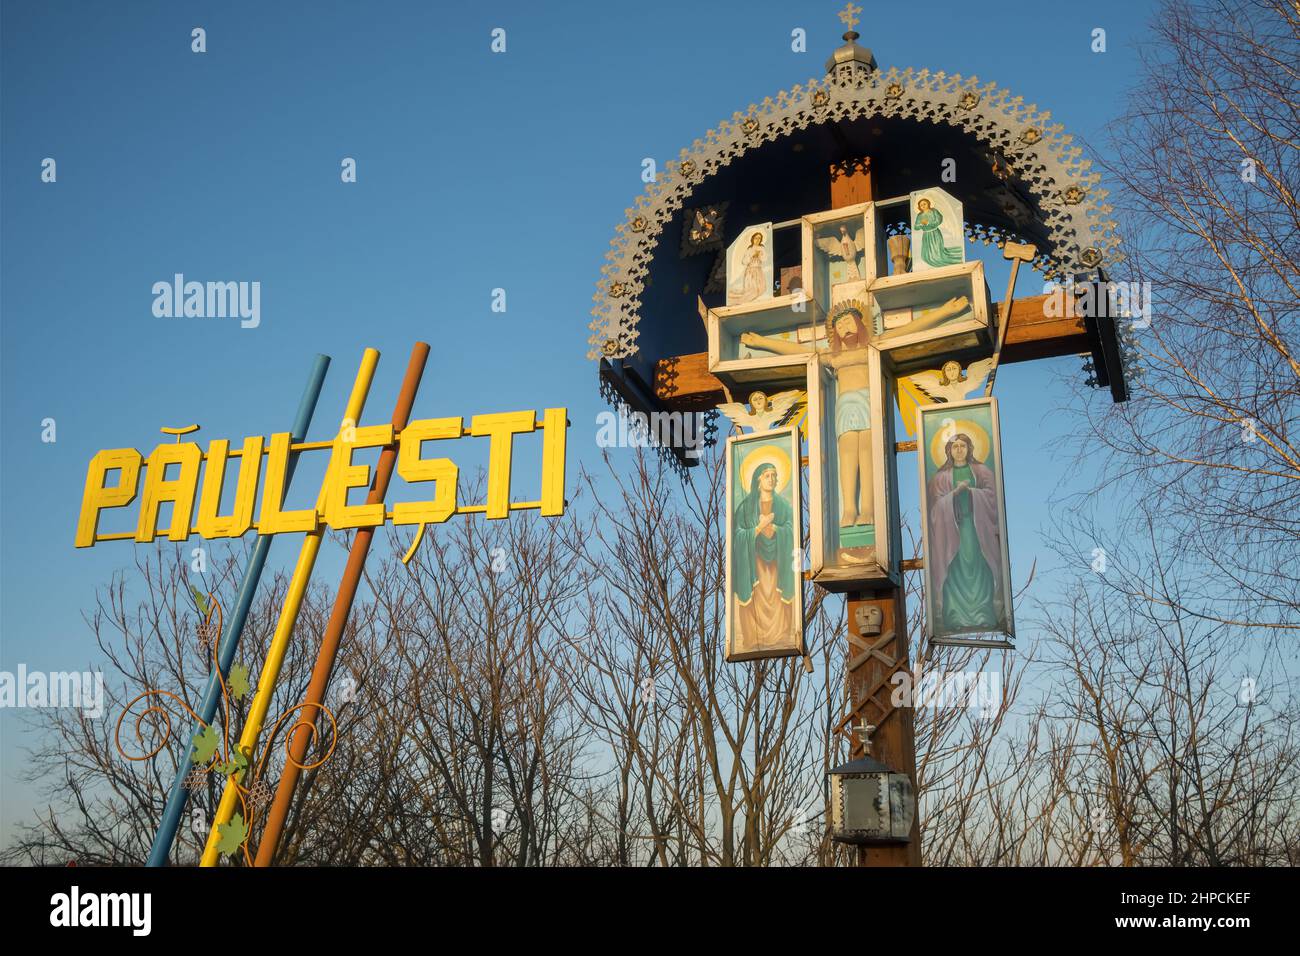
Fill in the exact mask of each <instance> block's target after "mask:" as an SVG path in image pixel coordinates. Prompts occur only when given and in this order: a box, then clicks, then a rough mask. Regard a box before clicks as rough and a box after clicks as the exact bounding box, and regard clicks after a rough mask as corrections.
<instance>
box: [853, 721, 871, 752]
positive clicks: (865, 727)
mask: <svg viewBox="0 0 1300 956" xmlns="http://www.w3.org/2000/svg"><path fill="white" fill-rule="evenodd" d="M852 726H853V729H854V730H856V731H857V732H858V736H859V737H860V738H862V749H863V751H865V752H866V753H870V752H871V735H872V734H873V733H874V732H875V730H876V725H875V724H869V723H867V722H866V721H865V720H859V721H858V722H857V723H856V724H853V725H852Z"/></svg>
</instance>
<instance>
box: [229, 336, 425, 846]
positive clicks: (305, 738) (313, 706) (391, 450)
mask: <svg viewBox="0 0 1300 956" xmlns="http://www.w3.org/2000/svg"><path fill="white" fill-rule="evenodd" d="M428 358H429V346H428V345H427V344H425V343H424V342H416V343H415V347H414V348H412V349H411V360H410V362H409V363H408V364H407V366H406V376H405V377H404V378H403V379H402V390H401V392H399V393H398V396H397V404H396V405H395V406H394V407H393V431H394V432H399V431H401V430H402V429H403V428H405V427H406V423H407V420H408V419H409V418H410V416H411V407H412V406H413V405H414V404H415V393H416V391H417V390H418V389H419V387H420V378H421V377H422V376H423V375H424V365H425V362H427V361H428ZM396 462H397V449H396V448H395V447H393V446H389V447H388V448H385V449H384V450H383V451H382V452H381V453H380V455H379V462H378V464H376V465H375V478H374V481H372V482H371V484H370V494H369V495H368V496H367V498H366V503H367V504H382V503H383V501H384V497H385V496H386V495H387V494H388V483H389V481H390V480H391V479H392V477H393V466H394V465H395V464H396ZM374 536H375V529H374V528H359V529H358V530H357V535H356V537H355V538H354V539H353V541H352V550H351V551H349V552H348V562H347V565H346V566H345V567H344V569H343V578H342V580H340V581H339V590H338V594H337V595H336V596H335V598H334V609H333V610H332V611H331V612H330V619H329V623H328V624H327V625H326V626H325V636H324V637H323V638H322V639H321V646H320V651H319V652H318V653H317V655H316V665H315V667H313V668H312V672H311V683H310V684H308V686H307V694H306V696H305V697H304V698H303V702H302V704H301V705H300V707H301V713H300V716H299V718H298V722H297V723H296V724H294V727H293V730H292V734H291V736H290V740H289V759H288V761H287V762H286V763H285V767H284V773H283V775H282V776H281V777H280V783H279V785H277V786H276V788H275V800H274V801H273V802H272V803H271V810H270V812H269V813H268V814H267V817H266V827H265V828H264V829H263V830H262V837H261V839H260V840H259V841H258V844H257V857H256V859H255V860H254V861H253V865H254V866H270V865H271V861H272V860H273V859H274V857H275V851H276V849H277V847H278V845H279V842H280V835H281V833H282V832H283V830H284V822H285V820H286V818H287V817H288V815H289V806H290V805H291V804H292V803H293V793H294V789H295V788H296V787H297V786H298V777H299V776H300V775H301V773H302V766H301V765H302V764H303V762H304V759H305V757H306V754H307V747H308V745H309V744H310V743H311V741H312V740H313V739H314V738H315V736H316V725H317V718H318V717H319V715H320V711H321V705H322V704H323V703H324V701H325V692H326V691H327V690H328V689H329V682H330V675H331V673H332V672H333V670H334V660H335V658H336V657H337V656H338V651H339V642H340V641H341V640H342V637H343V629H344V628H345V627H346V626H347V623H348V615H350V614H351V613H352V602H353V599H354V598H355V597H356V594H357V585H358V584H359V583H360V581H361V571H362V569H363V568H364V567H365V564H366V557H367V555H368V554H369V553H370V544H371V542H372V541H373V540H374Z"/></svg>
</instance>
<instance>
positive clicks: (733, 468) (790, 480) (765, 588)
mask: <svg viewBox="0 0 1300 956" xmlns="http://www.w3.org/2000/svg"><path fill="white" fill-rule="evenodd" d="M799 462H800V443H799V430H798V429H797V428H794V427H787V428H780V429H775V430H773V431H767V432H756V433H753V434H749V435H736V436H733V437H732V438H729V439H728V440H727V591H726V593H727V614H726V622H727V660H728V661H743V660H753V659H757V658H763V657H795V656H799V655H802V654H803V653H804V634H803V520H802V514H801V505H802V502H801V500H800V484H801V472H800V463H799Z"/></svg>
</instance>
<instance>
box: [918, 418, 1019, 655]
mask: <svg viewBox="0 0 1300 956" xmlns="http://www.w3.org/2000/svg"><path fill="white" fill-rule="evenodd" d="M944 453H945V455H946V457H947V461H945V462H944V464H943V467H941V468H940V469H939V470H938V472H936V473H935V475H934V477H933V478H931V479H930V481H929V484H928V485H927V486H926V513H927V516H928V520H929V525H930V527H929V529H928V530H929V533H930V538H929V553H928V554H927V555H926V561H927V563H928V564H929V566H930V586H931V588H932V589H933V601H932V607H933V608H934V613H935V617H936V624H937V627H936V631H937V632H942V633H947V634H952V633H957V632H963V631H966V632H969V631H988V630H996V629H998V628H1000V627H1002V626H1003V624H1002V622H1003V607H1002V603H1003V602H1002V582H1001V580H1000V578H1001V569H1002V528H1001V526H1000V525H999V523H998V493H999V492H998V487H997V480H996V479H995V477H994V475H993V471H992V469H990V468H989V467H988V466H987V465H985V464H983V463H982V462H980V461H977V460H976V458H975V447H974V444H973V443H972V442H971V440H970V438H969V436H967V435H965V434H963V433H961V432H958V433H957V434H955V435H953V436H952V437H951V438H950V439H948V442H947V444H946V445H945V447H944Z"/></svg>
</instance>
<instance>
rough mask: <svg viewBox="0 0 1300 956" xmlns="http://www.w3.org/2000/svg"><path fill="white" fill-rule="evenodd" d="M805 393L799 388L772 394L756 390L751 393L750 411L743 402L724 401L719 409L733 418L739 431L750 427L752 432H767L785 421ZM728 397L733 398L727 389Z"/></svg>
mask: <svg viewBox="0 0 1300 956" xmlns="http://www.w3.org/2000/svg"><path fill="white" fill-rule="evenodd" d="M803 395H804V393H803V392H801V391H799V390H798V389H791V390H790V391H788V392H777V393H776V394H775V395H771V396H769V395H768V394H767V393H766V392H760V391H754V392H751V393H750V395H749V411H746V410H745V406H744V404H743V403H742V402H723V403H722V404H721V405H719V406H718V411H720V412H722V414H724V415H726V416H727V417H728V418H730V419H731V421H732V422H733V423H734V424H735V426H736V430H737V431H740V430H741V429H744V428H748V429H749V430H750V431H751V432H765V431H769V430H771V429H772V428H773V427H775V426H776V425H778V424H780V423H781V422H783V421H785V419H786V418H787V417H788V416H789V415H790V412H791V410H792V409H794V407H795V403H796V402H798V401H799V400H800V399H801V398H802V397H803ZM727 398H731V392H730V391H727Z"/></svg>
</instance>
